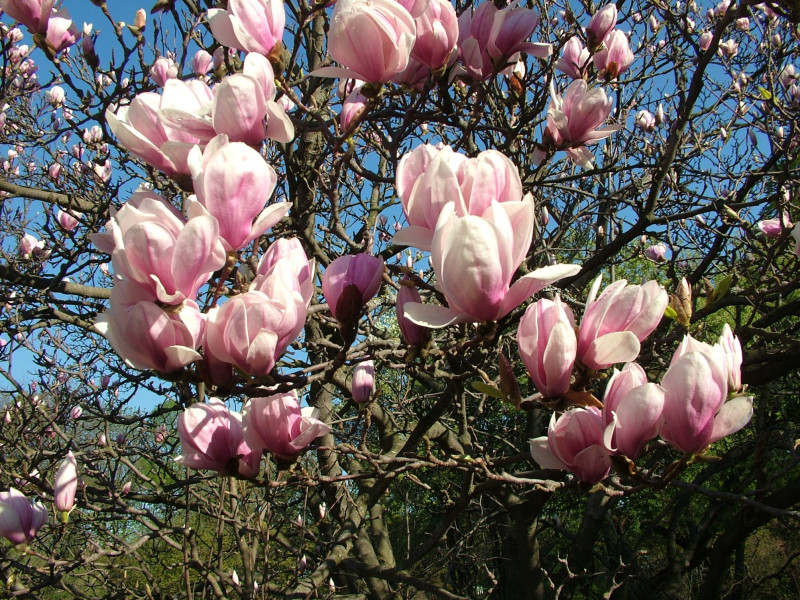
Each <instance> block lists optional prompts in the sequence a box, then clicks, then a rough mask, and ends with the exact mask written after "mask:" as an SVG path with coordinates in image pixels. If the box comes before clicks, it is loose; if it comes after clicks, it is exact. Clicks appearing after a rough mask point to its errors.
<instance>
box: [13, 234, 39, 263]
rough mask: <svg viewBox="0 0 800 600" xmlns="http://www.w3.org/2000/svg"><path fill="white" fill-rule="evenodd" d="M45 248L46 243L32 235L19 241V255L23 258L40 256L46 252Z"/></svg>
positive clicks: (24, 236)
mask: <svg viewBox="0 0 800 600" xmlns="http://www.w3.org/2000/svg"><path fill="white" fill-rule="evenodd" d="M44 248H45V243H44V241H43V240H39V239H37V238H36V237H34V236H32V235H31V234H30V233H26V234H25V235H23V236H22V239H21V240H20V241H19V255H20V256H21V257H22V258H30V257H31V256H32V255H34V254H40V253H41V252H43V251H44Z"/></svg>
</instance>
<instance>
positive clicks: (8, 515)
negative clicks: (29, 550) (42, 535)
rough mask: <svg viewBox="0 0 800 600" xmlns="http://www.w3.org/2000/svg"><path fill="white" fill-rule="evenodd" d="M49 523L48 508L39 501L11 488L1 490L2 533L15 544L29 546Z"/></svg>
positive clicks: (0, 525)
mask: <svg viewBox="0 0 800 600" xmlns="http://www.w3.org/2000/svg"><path fill="white" fill-rule="evenodd" d="M45 523H47V509H46V508H45V507H44V506H43V505H42V503H41V502H39V501H34V502H31V501H29V500H28V499H27V498H26V497H25V495H24V494H23V493H22V492H20V491H18V490H16V489H14V488H10V489H9V490H8V491H7V492H0V535H2V536H3V537H4V538H6V539H7V540H8V541H9V542H11V543H12V544H15V545H21V546H27V545H28V543H30V542H31V541H33V538H35V537H36V532H37V531H39V529H41V527H42V525H44V524H45Z"/></svg>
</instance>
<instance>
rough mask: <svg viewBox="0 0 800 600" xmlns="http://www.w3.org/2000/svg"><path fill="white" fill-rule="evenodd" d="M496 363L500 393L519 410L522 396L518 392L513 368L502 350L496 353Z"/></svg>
mask: <svg viewBox="0 0 800 600" xmlns="http://www.w3.org/2000/svg"><path fill="white" fill-rule="evenodd" d="M497 362H498V371H499V373H500V391H501V392H503V394H504V395H505V397H506V400H507V401H508V402H510V403H511V404H513V405H514V406H516V407H517V408H519V407H520V404H521V403H522V394H521V393H520V391H519V383H518V382H517V378H516V377H515V376H514V367H513V366H512V365H511V362H510V361H509V360H508V359H507V358H506V355H505V354H503V351H502V350H501V351H500V352H498V353H497Z"/></svg>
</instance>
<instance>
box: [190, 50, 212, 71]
mask: <svg viewBox="0 0 800 600" xmlns="http://www.w3.org/2000/svg"><path fill="white" fill-rule="evenodd" d="M213 65H214V58H213V57H212V56H211V54H209V53H208V52H206V51H205V50H203V49H202V48H201V49H200V50H198V51H197V52H195V54H194V56H193V57H192V71H193V72H194V74H195V75H197V76H198V77H202V76H203V75H205V74H206V73H208V72H209V71H210V70H211V67H212V66H213Z"/></svg>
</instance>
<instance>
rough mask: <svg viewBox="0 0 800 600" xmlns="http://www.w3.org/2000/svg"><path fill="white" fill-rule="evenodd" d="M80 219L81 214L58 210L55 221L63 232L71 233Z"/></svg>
mask: <svg viewBox="0 0 800 600" xmlns="http://www.w3.org/2000/svg"><path fill="white" fill-rule="evenodd" d="M81 217H83V213H79V212H72V211H71V212H65V211H63V210H61V209H59V211H58V213H57V214H56V221H58V224H59V225H60V226H61V228H62V229H64V230H65V231H73V230H74V229H75V228H76V227H77V226H78V223H79V221H80V219H81Z"/></svg>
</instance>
